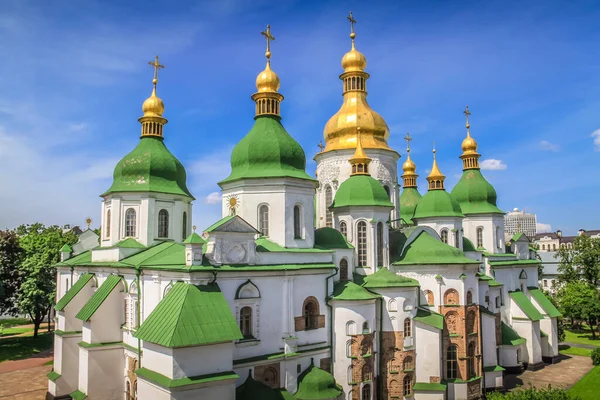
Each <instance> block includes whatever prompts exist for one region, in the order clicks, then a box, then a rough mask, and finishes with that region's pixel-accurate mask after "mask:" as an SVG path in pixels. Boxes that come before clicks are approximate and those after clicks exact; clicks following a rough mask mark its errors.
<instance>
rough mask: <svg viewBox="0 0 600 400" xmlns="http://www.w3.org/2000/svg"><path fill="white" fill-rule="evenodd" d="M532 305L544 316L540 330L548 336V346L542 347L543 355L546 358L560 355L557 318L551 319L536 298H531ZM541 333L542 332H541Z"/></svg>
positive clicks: (540, 322)
mask: <svg viewBox="0 0 600 400" xmlns="http://www.w3.org/2000/svg"><path fill="white" fill-rule="evenodd" d="M529 300H531V303H532V304H533V305H534V306H535V308H536V309H537V310H538V311H539V312H540V313H541V314H542V315H543V316H544V319H542V320H541V321H539V324H540V330H541V331H544V333H546V334H547V335H548V338H547V346H546V345H542V353H543V354H542V355H543V356H544V357H552V356H554V355H557V354H558V327H557V322H556V318H550V317H549V316H548V314H546V311H545V310H544V309H543V308H542V307H541V306H540V305H539V303H538V302H537V301H536V300H535V298H534V297H531V298H530V299H529ZM540 333H541V332H540Z"/></svg>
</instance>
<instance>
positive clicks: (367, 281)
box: [362, 268, 419, 289]
mask: <svg viewBox="0 0 600 400" xmlns="http://www.w3.org/2000/svg"><path fill="white" fill-rule="evenodd" d="M362 286H363V287H366V288H369V289H375V288H389V287H415V286H419V282H418V281H417V280H415V279H412V278H407V277H405V276H402V275H398V274H395V273H393V272H392V271H390V270H389V269H387V268H380V269H379V271H377V272H375V273H374V274H372V275H368V276H366V277H365V278H364V280H363V284H362Z"/></svg>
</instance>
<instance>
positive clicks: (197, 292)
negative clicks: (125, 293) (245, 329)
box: [135, 282, 242, 347]
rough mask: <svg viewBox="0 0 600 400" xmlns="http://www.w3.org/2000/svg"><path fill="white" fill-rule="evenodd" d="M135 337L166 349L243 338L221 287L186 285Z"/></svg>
mask: <svg viewBox="0 0 600 400" xmlns="http://www.w3.org/2000/svg"><path fill="white" fill-rule="evenodd" d="M135 336H136V337H137V338H139V339H142V340H145V341H148V342H151V343H155V344H158V345H161V346H164V347H182V346H200V345H207V344H212V343H221V342H229V341H233V340H237V339H241V338H242V334H241V332H240V329H239V327H238V326H237V323H236V320H235V318H234V316H233V314H232V313H231V309H230V308H229V306H228V305H227V301H226V300H225V297H224V296H223V293H221V290H220V289H219V286H218V285H216V284H212V285H204V286H194V285H191V284H187V283H183V282H177V283H176V284H175V285H174V286H173V288H172V289H171V290H170V291H169V293H168V294H167V296H165V297H164V298H163V299H162V300H161V301H160V302H159V303H158V305H157V306H156V308H155V309H154V310H153V311H152V312H151V313H150V315H149V316H148V318H146V320H145V321H144V322H143V323H142V325H141V326H140V327H139V329H138V330H137V332H136V334H135Z"/></svg>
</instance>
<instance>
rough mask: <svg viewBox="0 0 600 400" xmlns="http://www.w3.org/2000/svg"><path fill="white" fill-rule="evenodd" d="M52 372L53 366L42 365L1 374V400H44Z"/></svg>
mask: <svg viewBox="0 0 600 400" xmlns="http://www.w3.org/2000/svg"><path fill="white" fill-rule="evenodd" d="M7 362H8V361H7ZM3 364H5V363H2V364H0V366H2V365H3ZM50 370H52V366H51V365H42V366H37V367H33V368H27V369H21V370H17V371H11V372H5V373H0V400H44V399H45V398H46V391H47V390H48V378H46V374H48V372H50Z"/></svg>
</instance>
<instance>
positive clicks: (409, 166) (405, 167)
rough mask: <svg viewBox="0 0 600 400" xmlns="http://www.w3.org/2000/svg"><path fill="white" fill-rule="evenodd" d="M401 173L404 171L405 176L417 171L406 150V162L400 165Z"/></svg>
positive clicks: (408, 151) (408, 150)
mask: <svg viewBox="0 0 600 400" xmlns="http://www.w3.org/2000/svg"><path fill="white" fill-rule="evenodd" d="M402 171H404V173H405V174H414V173H415V172H416V171H417V166H416V165H415V163H414V162H413V160H411V159H410V149H407V150H406V161H404V164H402Z"/></svg>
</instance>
